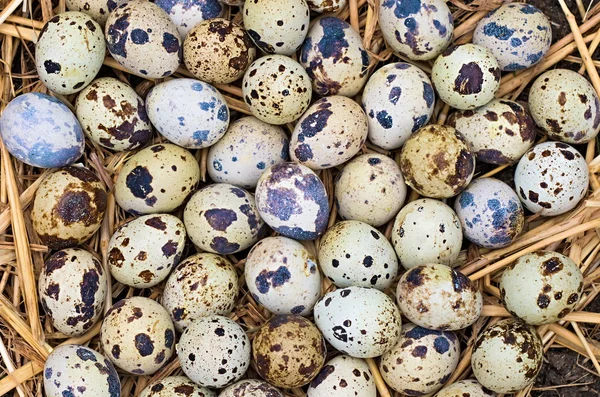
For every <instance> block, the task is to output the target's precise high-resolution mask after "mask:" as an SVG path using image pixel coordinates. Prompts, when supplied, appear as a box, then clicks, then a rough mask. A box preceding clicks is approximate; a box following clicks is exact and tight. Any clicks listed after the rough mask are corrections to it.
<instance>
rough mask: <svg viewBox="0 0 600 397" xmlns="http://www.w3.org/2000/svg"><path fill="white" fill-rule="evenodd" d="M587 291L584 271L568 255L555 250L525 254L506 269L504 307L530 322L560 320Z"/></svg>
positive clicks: (501, 280) (504, 275)
mask: <svg viewBox="0 0 600 397" xmlns="http://www.w3.org/2000/svg"><path fill="white" fill-rule="evenodd" d="M582 294H583V274H582V273H581V270H580V269H579V266H577V264H576V263H575V262H573V260H572V259H571V258H569V257H567V256H564V255H562V254H559V253H558V252H554V251H536V252H532V253H529V254H525V255H523V256H522V257H520V258H519V259H517V260H516V261H515V262H514V263H513V264H511V265H510V266H508V267H507V268H505V269H504V272H503V273H502V277H501V278H500V297H501V298H502V303H503V304H504V307H506V309H507V310H508V311H509V312H510V313H511V314H512V315H513V316H515V317H518V318H520V319H522V320H523V321H525V322H526V323H527V324H531V325H540V324H549V323H554V322H556V321H559V320H560V319H562V318H563V317H565V316H566V315H567V314H569V313H570V312H571V311H573V310H574V309H575V307H576V306H577V303H578V302H579V299H580V298H581V296H582Z"/></svg>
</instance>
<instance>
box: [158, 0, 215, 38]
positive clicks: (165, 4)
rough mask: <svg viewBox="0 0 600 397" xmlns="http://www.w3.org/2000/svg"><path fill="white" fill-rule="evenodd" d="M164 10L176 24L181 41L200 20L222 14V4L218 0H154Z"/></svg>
mask: <svg viewBox="0 0 600 397" xmlns="http://www.w3.org/2000/svg"><path fill="white" fill-rule="evenodd" d="M154 3H155V4H156V5H157V6H159V7H160V8H162V9H163V10H165V11H166V12H167V14H169V17H170V18H171V20H172V21H173V23H175V26H177V31H178V32H179V36H180V37H181V41H183V40H184V39H185V38H186V36H187V35H188V33H189V32H190V31H191V30H192V29H193V28H194V27H195V26H197V25H199V24H201V23H202V22H204V21H206V20H208V19H212V18H218V17H220V16H221V15H223V11H224V9H223V5H222V4H221V3H220V2H219V1H218V0H192V1H189V0H154Z"/></svg>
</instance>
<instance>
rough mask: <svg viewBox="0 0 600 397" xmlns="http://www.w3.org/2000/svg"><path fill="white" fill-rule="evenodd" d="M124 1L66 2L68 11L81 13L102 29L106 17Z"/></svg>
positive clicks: (71, 0) (85, 0)
mask: <svg viewBox="0 0 600 397" xmlns="http://www.w3.org/2000/svg"><path fill="white" fill-rule="evenodd" d="M124 2H125V0H66V1H65V5H66V6H67V9H68V10H69V11H81V12H83V13H85V14H87V15H89V16H91V17H92V18H93V19H94V21H96V22H98V24H99V25H100V26H102V27H104V24H105V23H106V19H107V18H108V15H109V14H110V13H111V12H112V11H113V10H114V9H115V8H117V6H119V5H120V4H123V3H124Z"/></svg>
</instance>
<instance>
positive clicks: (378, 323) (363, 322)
mask: <svg viewBox="0 0 600 397" xmlns="http://www.w3.org/2000/svg"><path fill="white" fill-rule="evenodd" d="M314 310H315V324H317V327H319V329H320V330H321V332H323V336H324V337H325V339H327V342H329V343H330V344H331V345H332V346H333V347H334V348H335V349H337V350H339V351H340V352H342V353H344V354H348V355H350V356H352V357H357V358H371V357H377V356H381V355H382V354H384V353H385V352H387V351H389V350H390V349H391V348H392V347H393V346H394V345H395V344H396V342H398V338H400V329H401V326H402V321H401V318H400V311H399V310H398V307H397V306H396V305H395V304H394V301H392V299H391V298H390V297H389V296H387V295H386V294H384V293H383V292H381V291H379V290H377V289H374V288H365V287H348V288H343V289H338V290H337V291H332V292H329V293H328V294H326V295H325V296H324V297H323V298H321V300H319V302H317V304H316V305H315V309H314Z"/></svg>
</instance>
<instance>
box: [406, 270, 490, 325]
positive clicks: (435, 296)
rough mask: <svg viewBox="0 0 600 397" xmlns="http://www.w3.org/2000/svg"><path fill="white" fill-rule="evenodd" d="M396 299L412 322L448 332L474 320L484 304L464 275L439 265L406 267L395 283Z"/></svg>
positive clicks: (473, 285) (474, 287)
mask: <svg viewBox="0 0 600 397" xmlns="http://www.w3.org/2000/svg"><path fill="white" fill-rule="evenodd" d="M396 299H397V300H398V306H400V310H402V314H404V315H405V316H406V318H408V319H409V320H410V321H412V322H413V323H415V324H417V325H419V326H421V327H424V328H428V329H437V330H449V331H455V330H458V329H463V328H466V327H468V326H469V325H471V324H473V323H474V322H475V321H477V319H478V318H479V315H480V314H481V309H482V305H483V300H482V296H481V292H480V291H479V290H478V289H477V287H476V286H475V284H473V283H472V282H471V280H469V278H467V276H465V275H464V274H462V273H461V272H459V271H457V270H454V269H452V268H450V267H449V266H446V265H441V264H427V265H419V266H417V267H413V268H412V269H409V270H408V271H407V272H406V273H404V274H403V275H402V278H401V279H400V282H399V283H398V288H397V290H396Z"/></svg>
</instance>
